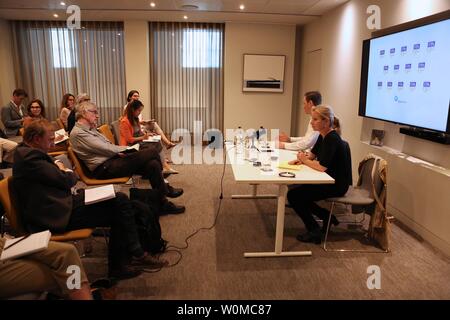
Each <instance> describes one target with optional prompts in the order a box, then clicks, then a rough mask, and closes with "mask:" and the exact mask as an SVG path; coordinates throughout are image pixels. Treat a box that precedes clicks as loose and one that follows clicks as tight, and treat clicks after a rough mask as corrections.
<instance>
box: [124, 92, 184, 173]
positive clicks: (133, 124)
mask: <svg viewBox="0 0 450 320" xmlns="http://www.w3.org/2000/svg"><path fill="white" fill-rule="evenodd" d="M143 109H144V105H143V104H142V102H141V101H139V100H131V101H130V102H129V103H128V104H127V107H126V108H125V113H124V115H123V117H122V118H120V143H119V144H120V145H121V146H131V145H133V144H135V143H139V144H140V146H141V147H142V148H150V147H152V146H153V145H154V144H156V143H160V142H150V143H146V142H143V141H144V140H146V139H148V138H149V137H151V136H154V135H156V133H152V132H143V131H142V129H141V122H140V121H139V116H140V115H141V112H142V110H143ZM161 139H162V136H161ZM159 155H160V157H161V163H162V164H163V174H166V175H168V174H174V173H175V174H176V173H178V171H176V170H174V169H172V168H171V167H170V166H169V165H168V164H167V161H166V158H165V155H164V151H161V152H160V153H159Z"/></svg>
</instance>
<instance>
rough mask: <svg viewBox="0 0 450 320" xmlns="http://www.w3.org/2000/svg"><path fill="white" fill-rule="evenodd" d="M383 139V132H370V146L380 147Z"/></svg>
mask: <svg viewBox="0 0 450 320" xmlns="http://www.w3.org/2000/svg"><path fill="white" fill-rule="evenodd" d="M383 139H384V130H377V129H373V130H372V137H371V138H370V144H371V145H372V146H377V147H382V146H383Z"/></svg>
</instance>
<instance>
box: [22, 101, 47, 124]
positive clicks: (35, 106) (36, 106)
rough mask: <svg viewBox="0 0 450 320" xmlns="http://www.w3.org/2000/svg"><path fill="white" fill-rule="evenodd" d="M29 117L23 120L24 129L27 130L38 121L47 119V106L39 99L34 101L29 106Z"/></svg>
mask: <svg viewBox="0 0 450 320" xmlns="http://www.w3.org/2000/svg"><path fill="white" fill-rule="evenodd" d="M27 111H28V113H27V115H26V116H25V117H24V119H23V127H24V128H26V127H28V126H29V125H30V123H31V122H33V121H34V120H37V119H45V106H44V104H43V103H42V101H41V100H39V99H33V100H32V101H31V102H30V103H29V104H28V106H27Z"/></svg>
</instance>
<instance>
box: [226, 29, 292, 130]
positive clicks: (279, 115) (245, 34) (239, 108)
mask: <svg viewBox="0 0 450 320" xmlns="http://www.w3.org/2000/svg"><path fill="white" fill-rule="evenodd" d="M244 53H250V54H274V55H285V56H286V66H285V77H284V80H285V87H284V93H260V92H243V91H242V75H243V54H244ZM294 57H295V26H287V25H269V24H245V23H227V24H226V27H225V59H224V128H225V129H234V128H237V127H238V126H242V127H243V128H245V129H247V128H259V127H260V126H261V125H262V126H264V127H265V128H271V129H281V130H283V131H287V132H289V129H290V126H291V111H292V96H293V75H294V72H293V70H294Z"/></svg>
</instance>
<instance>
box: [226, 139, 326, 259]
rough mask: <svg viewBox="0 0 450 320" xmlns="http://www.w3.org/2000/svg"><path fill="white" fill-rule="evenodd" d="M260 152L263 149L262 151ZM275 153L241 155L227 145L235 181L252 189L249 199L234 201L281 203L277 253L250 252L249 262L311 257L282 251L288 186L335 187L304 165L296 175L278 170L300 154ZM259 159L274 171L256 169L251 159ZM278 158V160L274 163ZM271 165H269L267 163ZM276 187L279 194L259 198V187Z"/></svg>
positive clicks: (234, 196)
mask: <svg viewBox="0 0 450 320" xmlns="http://www.w3.org/2000/svg"><path fill="white" fill-rule="evenodd" d="M259 150H261V149H259ZM272 150H273V152H258V151H256V150H252V151H251V152H250V151H249V150H248V149H245V150H244V151H243V152H241V153H238V151H237V148H236V147H235V146H233V145H229V144H228V145H226V151H227V159H228V163H230V164H231V167H232V169H233V174H234V179H235V181H236V182H237V183H240V184H250V185H252V187H253V190H252V194H250V195H233V196H232V198H233V199H275V198H276V199H278V206H277V222H276V231H275V251H271V252H249V253H244V257H246V258H254V257H292V256H310V255H312V252H311V251H283V233H284V216H285V205H286V194H287V190H288V185H293V184H333V183H334V179H333V178H332V177H330V176H329V175H328V174H326V173H325V172H319V171H317V170H314V169H311V168H310V167H308V166H304V165H302V166H301V167H300V170H297V171H294V170H289V169H281V168H278V165H279V164H280V163H283V162H285V161H290V160H294V159H296V155H297V152H295V151H289V150H280V149H273V148H272ZM250 158H251V159H252V160H254V159H256V158H258V159H257V161H262V160H263V158H266V159H267V158H271V160H270V163H271V169H272V171H269V172H264V171H262V170H261V168H262V167H255V166H254V165H253V162H254V161H253V162H252V161H251V160H249V159H250ZM275 158H277V159H275ZM265 162H266V163H268V161H267V160H266V161H265ZM280 172H292V173H295V178H286V177H280V176H279V173H280ZM260 184H275V185H278V194H276V195H275V194H274V195H260V194H258V185H260Z"/></svg>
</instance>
